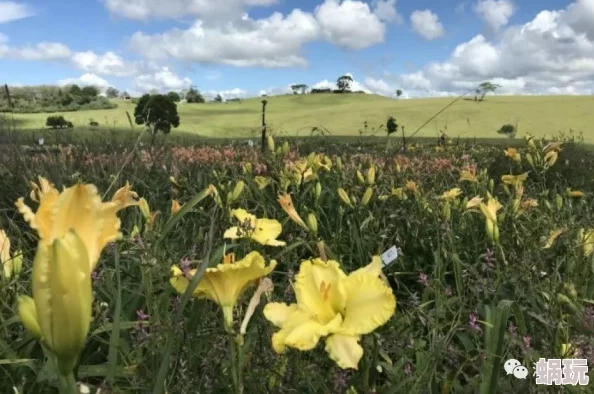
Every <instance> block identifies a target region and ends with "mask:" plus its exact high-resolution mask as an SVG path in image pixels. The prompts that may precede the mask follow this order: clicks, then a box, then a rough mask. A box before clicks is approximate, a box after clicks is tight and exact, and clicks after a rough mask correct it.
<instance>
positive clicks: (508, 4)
mask: <svg viewBox="0 0 594 394" xmlns="http://www.w3.org/2000/svg"><path fill="white" fill-rule="evenodd" d="M474 12H476V13H477V14H478V15H479V16H480V17H481V18H482V19H483V20H484V21H485V22H486V23H487V25H488V26H489V27H490V28H491V29H492V30H495V31H497V30H499V29H500V28H501V27H503V26H505V25H507V23H508V22H509V18H511V17H512V15H513V14H514V13H515V12H516V6H515V5H514V3H513V2H512V1H511V0H478V3H476V5H475V6H474Z"/></svg>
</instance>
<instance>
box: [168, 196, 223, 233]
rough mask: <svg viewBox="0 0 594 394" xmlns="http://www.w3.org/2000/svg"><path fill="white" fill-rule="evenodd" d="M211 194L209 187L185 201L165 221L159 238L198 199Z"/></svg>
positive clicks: (200, 199)
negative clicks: (176, 211) (177, 210)
mask: <svg viewBox="0 0 594 394" xmlns="http://www.w3.org/2000/svg"><path fill="white" fill-rule="evenodd" d="M211 194H212V190H211V188H210V187H207V188H206V189H204V190H202V191H201V192H200V193H198V194H196V195H195V196H194V197H193V198H192V199H191V200H190V201H188V202H187V203H185V204H184V205H183V207H182V208H181V209H180V210H179V212H178V213H176V214H175V215H173V216H171V218H170V219H169V220H168V221H167V223H165V227H164V228H163V231H161V237H160V240H162V239H163V238H165V236H166V235H167V234H168V233H169V232H170V231H171V230H172V229H173V228H174V227H175V225H176V224H177V223H178V222H179V221H180V220H181V219H182V218H183V217H184V216H185V215H186V214H187V213H188V212H190V211H191V210H192V208H194V207H195V206H196V205H197V204H198V203H199V202H200V201H202V200H204V199H205V198H206V197H208V196H210V195H211Z"/></svg>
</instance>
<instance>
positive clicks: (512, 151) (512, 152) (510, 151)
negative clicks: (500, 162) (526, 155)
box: [503, 148, 522, 164]
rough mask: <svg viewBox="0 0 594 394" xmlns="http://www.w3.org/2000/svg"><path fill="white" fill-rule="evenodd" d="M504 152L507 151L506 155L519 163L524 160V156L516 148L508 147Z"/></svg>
mask: <svg viewBox="0 0 594 394" xmlns="http://www.w3.org/2000/svg"><path fill="white" fill-rule="evenodd" d="M503 152H504V153H505V156H507V157H509V158H510V159H512V160H513V161H515V162H516V163H518V164H519V163H520V162H521V161H522V156H521V155H520V152H518V150H517V149H516V148H507V149H506V150H504V151H503Z"/></svg>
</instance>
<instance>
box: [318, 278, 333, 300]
mask: <svg viewBox="0 0 594 394" xmlns="http://www.w3.org/2000/svg"><path fill="white" fill-rule="evenodd" d="M331 288H332V285H331V284H327V283H326V282H325V281H322V283H321V284H320V294H322V299H323V300H324V301H328V299H329V298H330V289H331Z"/></svg>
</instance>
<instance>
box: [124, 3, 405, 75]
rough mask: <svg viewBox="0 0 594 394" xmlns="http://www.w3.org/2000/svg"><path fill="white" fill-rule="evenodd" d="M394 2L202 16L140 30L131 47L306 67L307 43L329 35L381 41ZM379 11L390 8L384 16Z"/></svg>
mask: <svg viewBox="0 0 594 394" xmlns="http://www.w3.org/2000/svg"><path fill="white" fill-rule="evenodd" d="M254 1H255V0H254ZM261 1H265V0H261ZM250 4H255V2H252V3H250ZM395 4H396V2H395V0H379V1H378V2H377V4H376V9H375V11H372V10H371V9H370V8H369V5H368V4H367V3H364V2H362V1H355V0H344V1H342V0H325V1H324V2H323V3H322V4H321V5H319V6H318V7H316V9H315V10H314V12H313V14H312V13H309V12H304V11H302V10H300V9H294V10H292V11H291V12H290V13H288V14H286V15H283V14H281V13H278V12H275V13H273V14H272V15H270V16H268V17H266V18H261V19H252V18H251V17H249V16H248V15H247V14H244V15H243V16H241V17H240V18H239V17H238V18H235V19H231V20H229V21H226V22H224V23H219V24H217V25H214V24H210V23H206V22H205V21H204V20H203V19H200V18H199V19H196V20H195V22H194V23H193V24H192V25H191V26H190V27H189V28H187V29H172V30H169V31H165V32H163V33H160V34H146V33H143V32H136V33H135V34H134V35H133V36H132V37H131V39H130V42H129V47H130V48H131V49H132V50H134V51H135V52H137V53H139V54H141V55H143V56H145V57H147V58H149V59H159V60H163V59H167V58H174V59H178V60H182V61H185V62H189V63H201V64H213V63H217V64H226V65H231V66H235V67H266V68H279V67H303V66H306V65H307V64H308V62H307V59H306V58H305V57H304V56H303V46H304V45H305V44H306V43H308V42H312V41H316V40H326V41H328V42H330V43H332V44H334V45H337V46H339V47H341V48H345V49H353V50H357V49H363V48H367V47H370V46H372V45H375V44H378V43H380V42H382V41H383V40H384V36H385V30H386V27H385V24H384V21H387V20H394V19H395V18H397V15H398V14H397V13H396V11H395V9H394V6H395ZM380 10H383V11H385V14H383V16H381V17H380V16H378V15H379V11H380Z"/></svg>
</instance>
